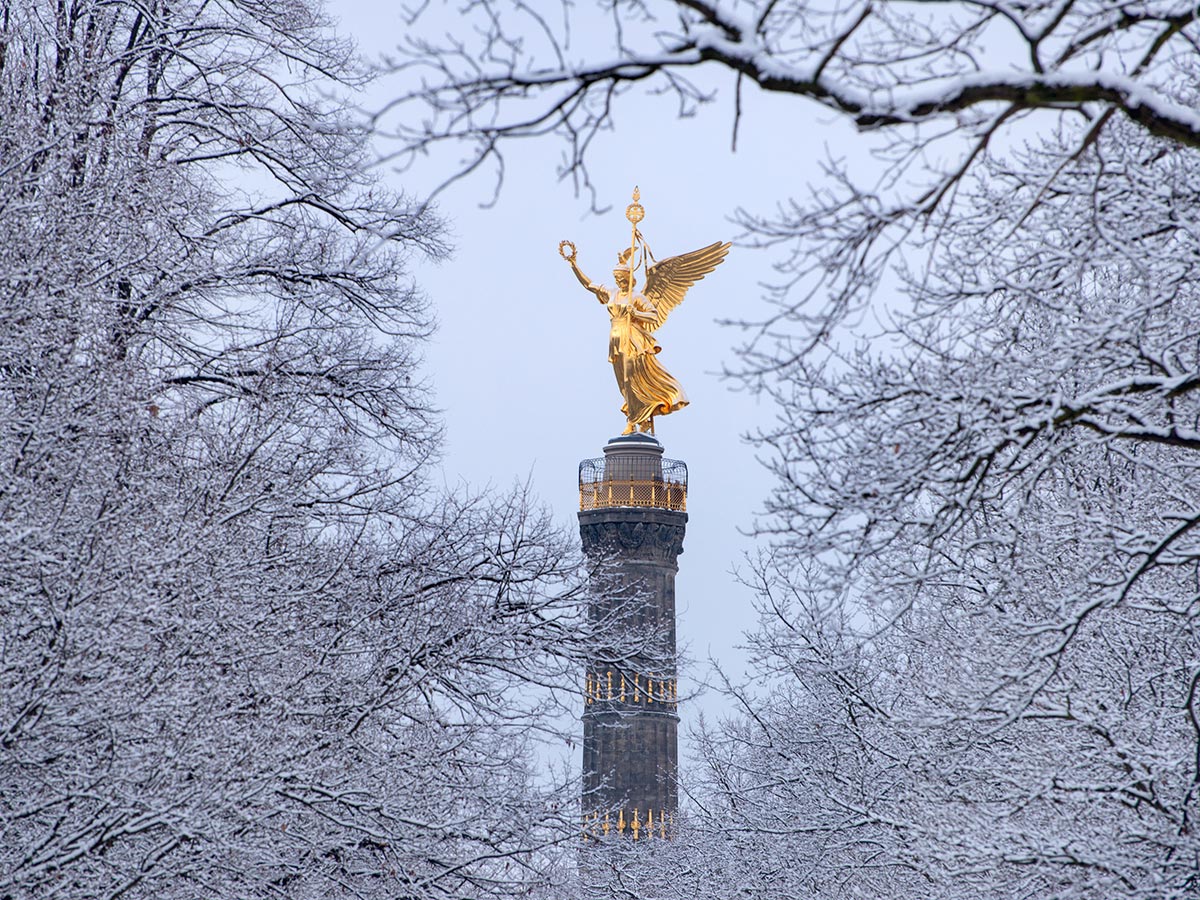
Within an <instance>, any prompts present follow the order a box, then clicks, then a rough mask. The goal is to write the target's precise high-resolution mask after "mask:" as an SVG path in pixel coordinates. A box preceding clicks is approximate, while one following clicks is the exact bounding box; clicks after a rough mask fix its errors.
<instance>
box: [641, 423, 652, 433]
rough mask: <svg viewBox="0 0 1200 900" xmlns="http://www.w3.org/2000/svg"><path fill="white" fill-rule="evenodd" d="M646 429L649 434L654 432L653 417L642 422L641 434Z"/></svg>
mask: <svg viewBox="0 0 1200 900" xmlns="http://www.w3.org/2000/svg"><path fill="white" fill-rule="evenodd" d="M647 431H648V432H650V433H651V434H654V420H653V419H651V420H650V421H649V422H643V423H642V434H645V433H646V432H647Z"/></svg>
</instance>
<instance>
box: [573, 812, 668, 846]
mask: <svg viewBox="0 0 1200 900" xmlns="http://www.w3.org/2000/svg"><path fill="white" fill-rule="evenodd" d="M641 813H642V811H641V810H640V809H637V808H635V809H634V810H633V815H631V816H630V817H629V818H628V819H627V818H626V817H625V810H623V809H622V810H618V811H617V814H616V817H615V818H614V817H613V814H612V813H611V812H604V813H601V812H590V813H584V816H583V836H584V837H585V838H592V839H598V838H604V837H608V836H609V835H610V834H612V833H613V832H616V833H617V834H620V835H624V834H629V835H630V836H632V837H633V839H634V840H635V841H636V840H638V838H640V837H643V836H644V837H646V838H647V839H650V838H654V837H659V838H664V839H666V838H669V837H670V836H671V833H672V831H673V830H674V828H675V814H674V813H668V812H667V811H666V810H663V809H659V810H657V815H655V810H654V809H647V810H646V815H645V816H642V814H641Z"/></svg>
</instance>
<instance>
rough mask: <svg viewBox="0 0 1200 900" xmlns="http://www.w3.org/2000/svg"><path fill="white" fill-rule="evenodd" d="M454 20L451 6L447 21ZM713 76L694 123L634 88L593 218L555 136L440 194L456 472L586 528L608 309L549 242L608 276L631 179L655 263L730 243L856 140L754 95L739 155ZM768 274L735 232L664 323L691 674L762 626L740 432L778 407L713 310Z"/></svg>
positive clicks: (437, 277) (380, 45)
mask: <svg viewBox="0 0 1200 900" xmlns="http://www.w3.org/2000/svg"><path fill="white" fill-rule="evenodd" d="M329 9H330V11H331V12H332V13H333V15H334V16H335V17H337V18H339V19H340V20H341V23H342V31H343V33H344V34H348V35H350V36H351V37H353V38H354V39H355V40H356V41H357V42H358V43H359V45H360V48H361V49H362V50H363V52H364V53H367V54H368V55H370V54H372V53H376V52H383V51H386V50H388V49H389V48H390V47H392V46H393V45H394V44H395V43H396V42H398V41H399V40H400V39H401V38H402V36H403V34H404V25H403V22H402V19H401V14H400V12H398V11H397V7H396V6H394V5H393V4H392V3H385V2H379V0H330V5H329ZM456 24H457V23H456V22H455V21H453V20H452V19H451V20H449V21H448V22H447V27H448V28H453V27H454V26H455V25H456ZM716 74H717V73H714V76H716ZM720 78H721V79H722V80H720V81H714V82H713V84H714V85H715V86H717V87H718V88H719V89H721V90H722V94H721V99H719V100H718V102H717V104H716V105H715V107H714V108H713V109H712V110H711V111H710V112H708V113H707V114H706V115H703V116H700V117H698V118H693V119H689V120H682V121H681V120H678V119H677V118H675V116H674V105H673V103H672V101H670V100H669V99H666V98H651V97H643V98H638V99H636V100H635V99H634V98H632V97H631V98H629V99H630V102H627V103H626V104H625V105H624V107H623V109H622V111H621V114H620V121H619V123H618V128H617V130H615V131H614V132H613V133H611V134H609V135H606V136H604V137H603V138H602V139H601V140H600V141H599V142H597V144H596V145H595V147H594V148H593V150H592V156H591V165H592V168H591V174H592V178H593V181H594V183H595V184H596V186H597V188H598V191H599V197H600V202H602V203H607V204H611V207H612V209H611V211H610V212H609V213H607V214H605V215H603V216H596V215H590V214H589V213H588V198H587V197H577V196H575V194H574V192H573V189H572V185H571V184H570V182H564V181H561V180H560V179H559V176H558V172H557V162H558V160H559V155H560V152H561V150H560V148H559V147H558V146H556V145H555V144H554V143H553V142H552V141H545V142H542V143H524V144H521V145H514V146H511V147H510V148H509V151H508V158H507V172H506V177H505V182H504V186H503V190H502V192H501V194H500V198H499V202H498V203H496V205H495V206H493V207H492V208H489V209H482V208H480V203H481V201H484V200H486V199H488V198H489V197H490V194H491V189H492V180H491V178H490V177H489V176H481V177H474V178H472V179H469V180H465V181H462V182H460V183H458V184H456V185H454V186H452V187H451V188H450V189H448V190H447V191H446V192H445V193H443V194H442V195H441V196H440V198H439V208H440V211H441V212H442V214H443V215H444V216H446V217H447V218H448V219H449V220H450V224H451V228H452V232H453V242H454V245H455V248H456V249H455V254H454V257H453V259H452V260H451V261H450V262H448V263H445V264H443V265H441V266H431V265H424V266H420V267H419V268H418V270H417V273H416V274H417V277H418V280H419V283H420V284H421V286H422V287H423V288H424V289H425V290H426V291H427V292H428V293H429V295H430V298H431V300H432V302H433V305H434V309H435V310H436V315H437V318H438V320H439V323H440V329H439V332H438V334H437V336H436V338H435V340H434V343H433V345H432V347H431V348H430V351H429V354H428V359H427V362H428V372H429V375H430V377H431V379H432V381H433V383H434V386H435V389H436V392H437V398H438V402H439V405H440V406H441V407H442V408H443V410H444V413H445V422H446V426H447V436H448V443H447V447H446V450H447V453H446V458H445V472H446V477H447V479H448V480H449V481H451V482H454V481H457V480H460V479H462V480H466V481H467V482H469V483H471V484H474V485H483V484H493V485H496V486H501V487H506V486H508V485H510V484H512V483H513V482H525V481H526V480H528V481H529V482H530V484H531V486H532V489H533V491H534V492H535V493H536V494H537V495H538V496H539V497H540V498H541V499H542V500H543V501H544V502H545V503H547V504H549V505H550V506H551V507H552V508H553V510H554V512H555V515H556V516H557V518H558V519H559V520H561V521H562V522H564V523H567V524H569V525H570V526H571V527H572V528H575V527H577V525H576V520H575V513H576V512H577V509H578V496H577V492H576V484H577V480H576V479H577V474H576V473H577V465H578V463H579V461H580V459H583V458H585V457H592V456H599V455H601V452H602V448H603V446H604V444H605V443H606V441H607V440H608V439H609V438H611V437H613V436H615V435H617V434H620V432H621V429H622V428H623V427H624V417H623V416H622V414H621V413H620V406H621V397H620V394H619V393H618V391H617V387H616V384H615V382H614V379H613V375H612V369H611V366H610V365H609V364H608V362H607V360H606V356H607V344H608V316H607V313H606V312H605V310H604V309H603V307H602V306H601V305H600V304H599V303H597V302H596V300H595V299H594V298H593V297H592V296H591V295H590V294H588V293H587V292H586V291H584V290H583V289H582V288H581V287H580V285H579V284H578V282H577V281H576V280H575V278H574V277H573V276H572V274H571V271H570V268H569V267H568V265H567V264H566V263H565V262H564V261H563V260H562V259H560V258H559V256H558V253H557V247H558V243H559V241H560V240H562V239H564V238H566V239H570V240H572V241H574V242H575V244H576V245H577V247H578V262H579V264H580V266H581V268H582V269H583V270H584V272H585V273H587V274H588V275H589V276H590V277H591V278H592V279H593V280H596V281H601V282H603V283H606V284H611V283H612V275H611V270H612V268H613V265H614V263H615V260H616V254H617V252H618V251H619V250H620V249H621V248H622V247H627V246H628V244H629V224H628V222H627V221H626V220H625V218H624V208H625V205H626V204H627V203H629V202H630V194H631V192H632V190H633V188H634V186H635V185H638V186H640V188H641V192H642V199H641V202H642V205H643V206H644V207H645V210H646V218H645V220H644V221H643V222H642V224H641V230H642V233H643V234H644V235H645V237H646V239H647V241H648V242H649V244H650V247H651V249H652V250H653V251H654V254H655V256H656V257H658V258H659V259H663V258H665V257H668V256H673V255H675V254H678V253H683V252H686V251H688V250H693V249H695V248H697V247H701V246H704V245H706V244H709V243H711V242H712V241H714V240H729V239H735V238H736V234H737V229H736V227H735V226H734V225H733V224H732V222H731V221H730V216H731V214H732V212H733V211H734V210H735V209H736V208H737V207H739V206H742V207H745V208H747V209H749V210H751V211H756V212H769V211H771V210H772V209H773V208H774V206H775V204H776V203H777V202H778V201H779V200H782V199H786V198H787V197H788V196H793V195H796V194H799V193H803V191H804V189H805V185H806V184H808V183H810V182H815V181H817V180H819V178H820V167H819V163H820V161H821V160H822V159H824V158H825V156H826V154H827V153H828V152H829V148H830V147H833V148H835V152H837V151H836V148H837V147H838V146H839V145H843V146H850V145H849V144H847V143H846V142H847V141H848V140H849V139H851V138H852V132H850V131H849V130H848V129H847V127H846V126H845V125H844V124H843V123H838V122H833V121H830V120H829V118H828V116H827V115H826V116H822V114H821V113H820V112H819V111H818V110H817V108H816V107H815V106H814V105H811V104H808V103H806V102H804V101H799V100H795V99H790V100H789V99H783V100H781V99H779V98H766V97H761V96H757V95H755V94H754V93H753V92H752V91H746V96H744V98H743V105H744V111H743V117H742V122H741V126H740V130H739V137H738V147H737V152H736V153H733V152H731V150H730V143H731V140H730V139H731V126H732V122H733V107H732V99H731V98H732V79H731V78H730V77H729V76H727V75H722V76H720ZM443 162H444V161H443ZM436 171H437V170H436V168H434V167H431V168H430V170H429V171H428V173H423V172H421V171H418V172H416V173H408V174H405V175H404V176H403V177H402V178H398V179H397V182H398V183H399V184H400V185H401V186H403V187H404V188H405V189H406V190H408V191H410V192H413V193H420V192H422V191H424V190H428V189H429V188H430V186H431V185H432V184H434V183H436V181H435V177H434V175H433V173H434V172H436ZM423 178H425V179H427V181H425V182H424V183H423V181H422V179H423ZM772 277H773V273H772V270H771V257H770V255H769V253H768V252H766V251H761V250H749V249H739V248H738V247H736V246H735V248H734V249H733V251H732V252H731V253H730V255H729V257H728V259H727V260H726V261H725V262H724V263H723V264H722V265H721V266H720V267H719V268H718V269H717V270H716V271H715V272H714V273H712V274H711V275H709V276H708V277H706V278H705V279H704V280H703V281H701V282H699V283H698V284H697V285H696V286H695V287H693V288H692V290H691V291H690V293H689V294H688V297H687V299H686V300H685V302H684V303H683V304H682V305H681V306H680V307H679V308H678V309H676V310H675V311H674V312H673V313H672V316H671V319H670V321H669V322H668V323H667V324H666V325H665V326H664V327H663V328H662V329H661V330H660V331H659V332H658V338H659V340H660V343H661V344H662V346H663V351H662V354H661V356H660V361H661V362H662V363H663V365H664V366H665V368H666V369H667V370H668V371H669V372H671V374H673V375H674V376H675V377H676V378H677V379H679V381H680V382H681V383H682V384H683V386H684V388H685V390H686V391H687V394H688V397H689V399H690V401H691V405H690V406H688V407H687V408H685V409H683V410H681V411H680V412H678V413H675V414H672V415H670V416H666V417H660V418H658V419H657V420H656V424H657V436H658V438H659V440H660V441H662V443H663V444H664V446H665V448H666V455H667V456H668V457H674V458H679V459H683V460H684V461H686V462H687V464H688V467H689V473H690V490H689V496H688V513H689V517H690V518H689V522H688V528H687V537H686V539H685V542H684V553H683V555H682V556H681V557H680V571H679V576H678V579H677V582H676V588H677V596H678V600H679V610H680V615H679V623H678V632H679V638H680V642H681V646H684V647H685V648H687V651H688V652H689V653H690V655H691V656H692V657H693V658H694V659H695V660H696V664H695V665H694V666H693V667H692V669H691V671H690V675H691V679H690V681H691V684H692V686H693V687H694V686H695V685H696V682H697V681H698V680H700V679H702V678H704V677H705V671H704V670H705V668H706V666H705V660H706V659H707V658H708V657H709V656H710V655H711V656H712V657H714V658H716V659H717V660H720V661H721V662H722V663H723V664H725V665H727V666H729V667H730V668H732V669H733V670H735V671H736V670H739V669H740V667H741V665H742V661H743V657H742V654H741V653H740V652H739V651H738V650H737V649H736V645H737V644H738V643H739V642H740V640H741V633H742V632H743V631H744V630H746V629H748V628H751V627H752V626H753V624H754V615H753V610H752V608H751V601H752V593H751V592H750V591H749V590H748V589H747V588H745V587H743V586H741V585H740V584H739V583H738V582H737V580H736V578H735V577H734V575H733V574H732V573H733V570H734V569H735V568H737V567H739V566H743V565H744V562H743V558H744V555H745V553H746V552H747V551H749V550H751V549H752V546H753V543H752V541H750V540H749V539H748V538H746V537H744V536H743V533H742V532H744V531H746V530H747V529H749V528H750V527H751V526H752V524H753V522H754V518H755V515H756V513H757V512H758V510H759V509H760V507H761V503H762V500H763V498H764V497H765V496H766V495H767V493H768V492H769V490H770V487H771V483H772V482H771V478H770V476H769V475H768V474H767V473H766V471H765V470H764V469H763V467H762V466H761V465H760V464H759V463H758V462H757V461H756V459H755V450H754V448H752V447H751V446H749V445H748V444H747V442H746V441H745V440H744V435H745V434H747V433H748V432H751V431H753V430H754V429H755V428H756V427H758V426H759V425H761V424H763V423H765V422H769V420H770V418H771V417H772V415H773V413H772V410H771V409H770V406H769V405H768V404H767V403H765V402H763V403H759V402H758V401H756V400H755V399H754V398H752V397H750V396H748V395H746V394H744V393H734V392H732V390H731V389H732V388H733V387H734V384H733V383H731V382H730V381H728V380H726V379H723V378H722V377H721V376H720V372H721V369H722V367H723V366H726V365H736V364H737V360H736V358H735V356H734V354H733V352H732V347H733V346H734V345H735V344H737V343H739V342H740V341H741V340H742V339H743V335H742V334H741V333H740V332H739V331H738V330H736V329H733V328H729V327H722V326H719V325H718V324H717V323H716V320H717V319H718V318H722V317H738V316H746V317H748V318H754V317H755V316H756V315H757V314H760V313H761V312H762V311H763V310H764V309H765V308H766V307H765V305H764V304H763V303H762V302H761V300H760V296H761V294H762V290H761V287H760V284H761V283H762V282H764V281H770V280H771V279H772ZM687 681H688V679H686V678H685V679H684V683H682V684H681V689H686V688H687V686H688V684H687ZM700 709H704V710H706V714H710V715H711V714H712V713H713V712H716V711H719V710H720V709H721V704H720V702H719V701H718V700H717V699H716V698H712V697H709V698H706V699H704V700H702V701H700V702H698V703H693V704H691V705H690V706H685V707H684V708H683V709H682V710H681V714H682V716H683V718H684V726H685V728H686V727H687V726H688V725H689V724H690V723H691V722H694V719H695V715H696V712H697V711H698V710H700Z"/></svg>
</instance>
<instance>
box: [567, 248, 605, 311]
mask: <svg viewBox="0 0 1200 900" xmlns="http://www.w3.org/2000/svg"><path fill="white" fill-rule="evenodd" d="M567 262H569V263H570V264H571V271H572V272H574V273H575V277H576V278H578V279H579V283H580V284H582V285H583V286H584V287H585V288H587V289H588V290H589V291H591V292H592V293H593V294H595V295H596V299H597V300H599V301H600V302H601V303H607V302H608V291H606V290H604V288H602V287H600V286H599V285H596V284H593V283H592V280H591V279H590V278H588V277H587V276H586V275H584V274H583V270H582V269H581V268H579V264H578V263H577V262H575V257H574V256H571V257H568V259H567Z"/></svg>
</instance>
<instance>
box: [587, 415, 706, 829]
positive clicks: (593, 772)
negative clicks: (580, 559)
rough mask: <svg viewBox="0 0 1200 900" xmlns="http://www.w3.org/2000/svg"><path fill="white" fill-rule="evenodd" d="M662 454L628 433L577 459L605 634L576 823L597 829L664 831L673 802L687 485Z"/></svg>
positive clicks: (594, 611)
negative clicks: (596, 454) (608, 640)
mask: <svg viewBox="0 0 1200 900" xmlns="http://www.w3.org/2000/svg"><path fill="white" fill-rule="evenodd" d="M662 453H663V449H662V445H661V444H660V443H659V442H658V441H657V440H655V439H654V438H651V437H649V436H647V435H630V436H627V437H621V438H615V439H613V440H612V441H610V442H609V444H608V446H606V447H605V458H604V460H603V461H600V460H593V461H586V462H585V463H584V464H583V465H581V467H580V496H581V504H580V505H581V511H580V513H579V531H580V536H581V537H582V539H583V548H584V551H585V552H586V553H587V555H588V559H589V561H590V563H591V565H592V567H593V571H592V580H591V587H592V601H591V606H590V615H591V618H592V621H593V624H596V625H601V624H604V623H607V625H608V626H609V627H610V628H611V632H612V633H613V634H614V640H613V642H612V646H611V648H610V649H609V650H608V651H604V652H601V653H600V654H598V657H599V658H597V659H596V660H594V661H593V664H592V665H591V666H589V670H588V672H587V674H586V676H585V682H584V697H585V707H584V714H583V773H584V775H583V778H584V785H583V813H584V829H585V831H586V832H587V833H588V834H591V835H594V836H596V837H602V836H604V835H615V834H622V835H626V836H629V837H632V838H634V839H644V838H647V837H653V838H662V837H667V836H668V835H669V834H670V833H671V828H672V825H673V823H674V816H675V810H676V806H677V801H678V787H677V784H676V775H677V770H678V728H679V716H678V714H677V704H678V683H677V680H676V653H675V573H676V572H677V571H678V565H677V564H676V560H677V558H678V556H679V554H680V553H681V552H682V551H683V536H684V528H685V525H686V523H687V519H688V517H687V513H686V512H684V511H683V508H684V507H685V506H686V487H687V483H686V468H685V467H684V466H683V465H682V463H678V462H674V461H670V460H666V461H664V460H663V459H662ZM589 466H590V468H589ZM664 472H665V475H664ZM681 473H682V474H681ZM667 507H670V508H667Z"/></svg>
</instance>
